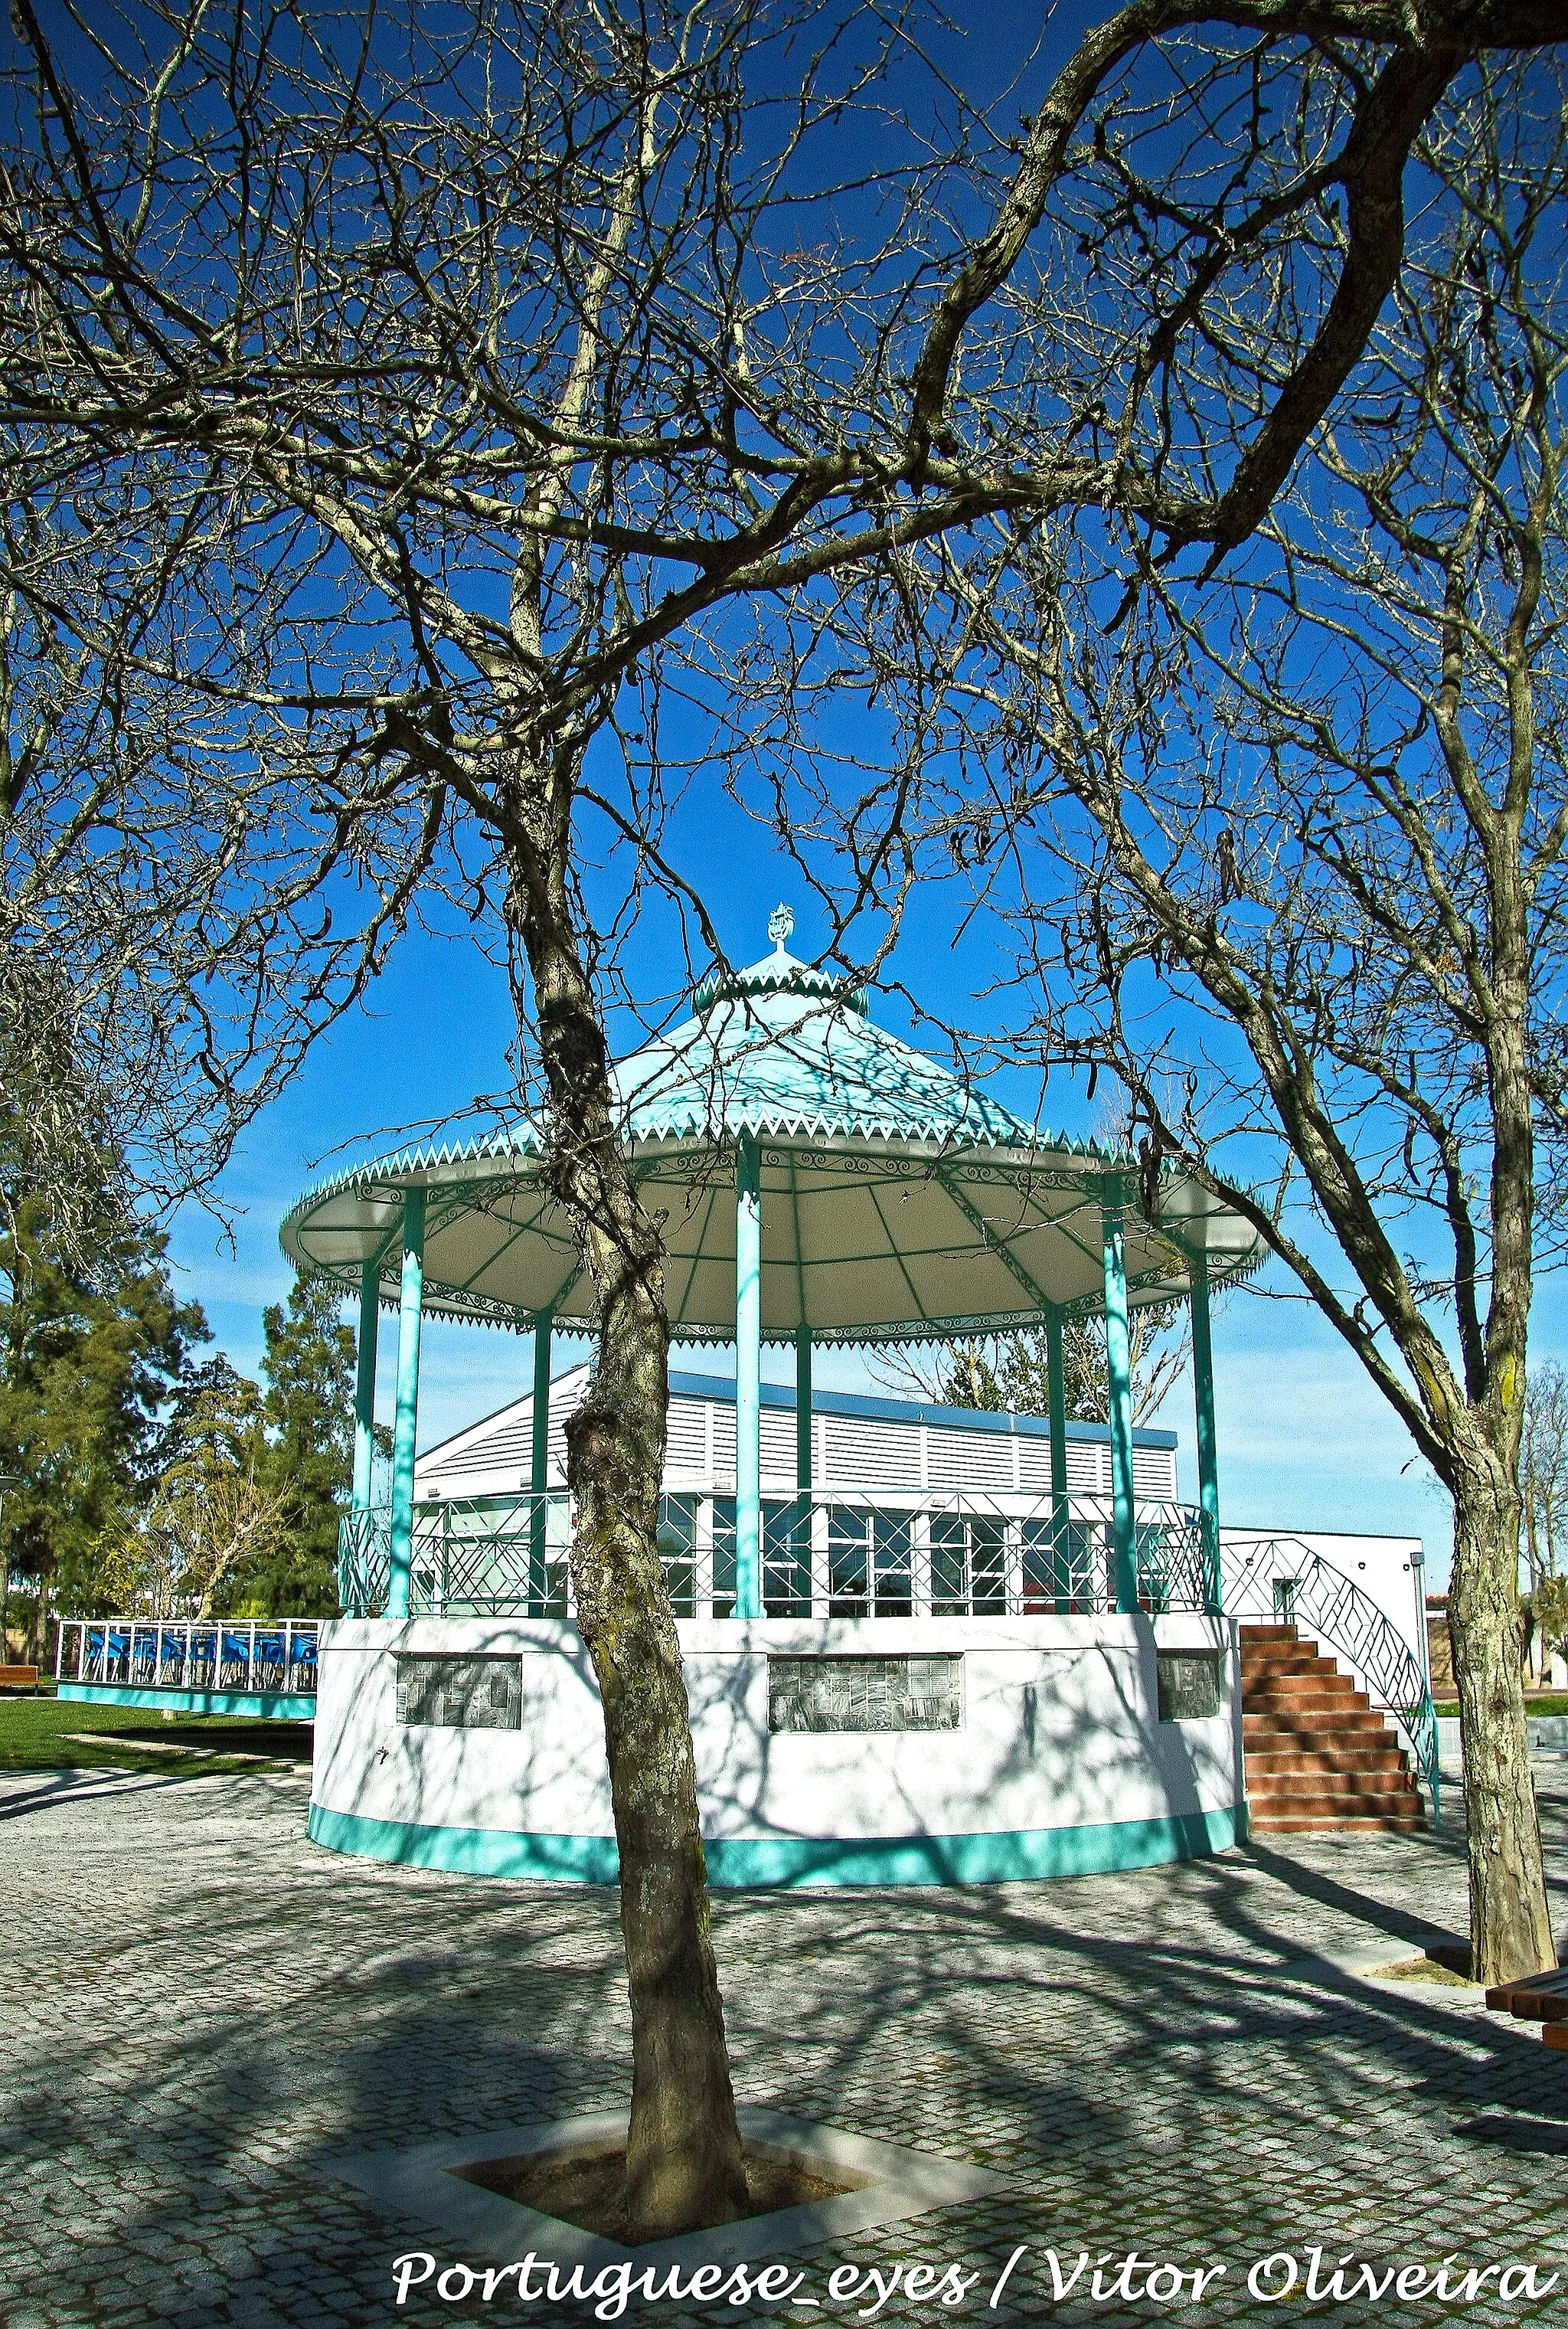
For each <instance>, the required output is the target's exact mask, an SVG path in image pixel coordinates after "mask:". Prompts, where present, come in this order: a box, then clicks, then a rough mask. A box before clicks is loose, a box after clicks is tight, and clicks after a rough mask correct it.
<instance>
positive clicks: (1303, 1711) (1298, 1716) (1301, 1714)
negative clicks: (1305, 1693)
mask: <svg viewBox="0 0 1568 2329" xmlns="http://www.w3.org/2000/svg"><path fill="white" fill-rule="evenodd" d="M1357 1695H1359V1693H1357ZM1242 1723H1243V1736H1244V1737H1245V1738H1251V1736H1252V1735H1253V1731H1254V1730H1264V1729H1267V1730H1302V1731H1306V1732H1310V1733H1311V1734H1312V1736H1314V1737H1316V1736H1318V1735H1319V1733H1320V1732H1325V1731H1330V1730H1344V1731H1356V1730H1386V1729H1387V1727H1388V1726H1387V1723H1386V1722H1385V1719H1384V1717H1383V1715H1382V1714H1381V1713H1380V1712H1379V1711H1378V1710H1377V1709H1376V1708H1375V1707H1371V1706H1368V1705H1366V1703H1365V1702H1363V1703H1362V1704H1361V1705H1360V1706H1357V1705H1356V1704H1354V1703H1353V1702H1352V1701H1350V1700H1348V1699H1343V1698H1333V1699H1329V1700H1327V1701H1326V1702H1324V1703H1323V1704H1322V1705H1320V1706H1303V1705H1301V1703H1300V1701H1299V1700H1292V1701H1291V1702H1290V1703H1289V1704H1288V1705H1285V1706H1249V1705H1248V1704H1247V1703H1246V1702H1245V1700H1243V1702H1242Z"/></svg>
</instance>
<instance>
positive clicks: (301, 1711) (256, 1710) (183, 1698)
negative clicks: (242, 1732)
mask: <svg viewBox="0 0 1568 2329" xmlns="http://www.w3.org/2000/svg"><path fill="white" fill-rule="evenodd" d="M54 1694H55V1696H56V1698H71V1699H77V1700H80V1701H81V1702H83V1703H84V1704H86V1705H90V1706H163V1707H167V1708H168V1710H169V1711H170V1712H171V1713H177V1714H254V1715H259V1716H261V1717H263V1718H264V1719H265V1720H266V1721H270V1722H314V1721H315V1694H314V1693H312V1694H311V1695H310V1696H309V1697H306V1696H305V1694H304V1693H302V1692H295V1691H281V1690H133V1689H132V1688H131V1687H130V1685H129V1684H128V1683H117V1682H62V1683H61V1684H60V1685H59V1687H58V1688H57V1690H56V1691H55V1693H54Z"/></svg>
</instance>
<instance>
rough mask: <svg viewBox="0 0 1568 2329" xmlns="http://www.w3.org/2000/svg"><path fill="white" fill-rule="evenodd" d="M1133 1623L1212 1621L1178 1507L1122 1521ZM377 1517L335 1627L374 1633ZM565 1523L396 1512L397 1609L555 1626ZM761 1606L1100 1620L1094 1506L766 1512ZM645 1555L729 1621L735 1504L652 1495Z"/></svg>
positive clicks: (547, 1510)
mask: <svg viewBox="0 0 1568 2329" xmlns="http://www.w3.org/2000/svg"><path fill="white" fill-rule="evenodd" d="M1135 1518H1136V1530H1135V1562H1134V1568H1135V1574H1136V1579H1137V1590H1138V1601H1139V1607H1140V1608H1143V1609H1145V1610H1149V1611H1150V1612H1154V1613H1160V1612H1164V1611H1167V1610H1169V1611H1178V1610H1201V1611H1209V1612H1211V1613H1212V1612H1214V1611H1215V1609H1216V1599H1215V1588H1214V1582H1213V1579H1212V1577H1211V1574H1210V1571H1209V1568H1208V1565H1207V1562H1206V1561H1205V1557H1204V1546H1203V1533H1202V1522H1201V1515H1200V1514H1199V1513H1197V1510H1196V1509H1195V1508H1194V1507H1192V1506H1190V1505H1188V1504H1175V1503H1164V1502H1153V1501H1141V1502H1140V1503H1139V1504H1138V1506H1137V1508H1136V1515H1135ZM390 1523H391V1515H390V1507H388V1506H386V1505H378V1506H375V1507H373V1508H372V1509H371V1510H370V1511H367V1512H351V1513H345V1514H344V1516H343V1528H342V1532H341V1535H340V1539H339V1557H338V1592H339V1598H340V1599H341V1601H342V1604H343V1608H344V1610H345V1611H346V1612H348V1613H349V1614H350V1615H352V1616H356V1617H375V1616H379V1615H380V1613H381V1611H382V1610H384V1608H386V1603H387V1595H388V1588H389V1581H390V1573H391V1561H390ZM570 1531H571V1512H570V1504H569V1499H568V1495H567V1494H566V1492H565V1491H564V1490H559V1489H557V1490H551V1491H549V1493H547V1494H546V1495H540V1496H534V1495H517V1496H480V1497H466V1498H463V1497H443V1498H441V1499H439V1500H433V1501H431V1502H428V1503H425V1504H416V1505H415V1507H414V1512H413V1525H412V1532H411V1547H410V1560H409V1579H408V1607H409V1610H410V1613H411V1614H412V1615H415V1616H421V1617H423V1616H430V1617H436V1616H444V1617H566V1616H568V1615H569V1614H570V1610H571V1587H570V1579H569V1575H568V1546H569V1542H570ZM762 1532H763V1542H762V1600H763V1607H764V1608H765V1612H766V1614H767V1615H768V1616H769V1617H992V1616H1023V1615H1031V1616H1039V1615H1047V1614H1056V1615H1059V1616H1084V1617H1087V1616H1093V1615H1095V1614H1098V1613H1103V1612H1106V1611H1111V1610H1114V1608H1116V1603H1117V1594H1116V1581H1115V1561H1114V1551H1113V1525H1112V1513H1111V1507H1110V1504H1109V1502H1108V1501H1106V1500H1102V1499H1098V1498H1084V1497H1074V1498H1072V1499H1071V1500H1070V1503H1069V1506H1068V1512H1067V1515H1066V1519H1065V1520H1062V1519H1059V1518H1058V1517H1057V1516H1056V1513H1054V1511H1053V1507H1052V1504H1051V1500H1050V1499H1049V1498H1048V1497H1042V1498H1040V1499H1039V1500H1038V1502H1035V1503H1030V1502H1029V1501H1028V1499H1024V1498H1019V1497H994V1498H993V1497H985V1496H975V1495H950V1496H929V1495H928V1496H925V1497H923V1498H921V1499H920V1500H919V1502H918V1503H914V1502H912V1501H911V1500H909V1499H907V1498H905V1499H898V1498H895V1497H887V1498H879V1499H873V1498H870V1497H855V1498H850V1497H845V1496H815V1497H812V1498H810V1499H803V1498H800V1497H792V1498H789V1499H786V1500H781V1501H774V1500H771V1499H766V1500H765V1501H764V1504H763V1507H762ZM659 1542H660V1550H661V1552H662V1557H663V1562H664V1570H665V1575H666V1577H667V1578H668V1579H669V1584H670V1595H671V1601H672V1603H673V1605H674V1608H675V1614H676V1616H677V1617H732V1616H733V1615H734V1612H735V1590H736V1588H735V1499H734V1497H733V1496H717V1495H665V1496H663V1497H662V1498H661V1499H660V1514H659Z"/></svg>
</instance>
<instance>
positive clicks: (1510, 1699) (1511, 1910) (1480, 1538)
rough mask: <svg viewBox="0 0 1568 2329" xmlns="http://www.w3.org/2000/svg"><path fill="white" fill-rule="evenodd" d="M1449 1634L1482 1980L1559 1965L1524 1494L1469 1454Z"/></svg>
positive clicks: (1476, 1958)
mask: <svg viewBox="0 0 1568 2329" xmlns="http://www.w3.org/2000/svg"><path fill="white" fill-rule="evenodd" d="M1453 1503H1454V1553H1453V1576H1452V1579H1451V1584H1450V1589H1449V1604H1448V1610H1449V1631H1450V1635H1451V1640H1452V1644H1453V1664H1454V1680H1455V1683H1457V1685H1458V1690H1459V1702H1460V1738H1461V1740H1462V1741H1463V1744H1464V1759H1465V1805H1466V1809H1467V1813H1468V1815H1469V1879H1470V1947H1471V1952H1472V1970H1473V1972H1474V1975H1475V1977H1476V1979H1477V1980H1478V1981H1482V1982H1487V1983H1488V1984H1489V1983H1493V1982H1503V1981H1516V1980H1518V1979H1520V1978H1521V1977H1522V1976H1523V1975H1526V1974H1532V1973H1539V1972H1540V1971H1541V1969H1542V1968H1543V1967H1544V1966H1554V1965H1555V1964H1556V1962H1557V1952H1556V1948H1555V1946H1554V1941H1553V1938H1552V1921H1551V1917H1550V1914H1549V1911H1548V1909H1547V1905H1546V1887H1545V1871H1544V1868H1543V1866H1542V1860H1541V1826H1540V1820H1539V1817H1538V1815H1537V1813H1536V1808H1535V1787H1534V1784H1533V1782H1532V1780H1531V1777H1530V1756H1529V1745H1528V1740H1527V1738H1526V1730H1525V1693H1524V1685H1523V1680H1522V1677H1521V1675H1520V1672H1519V1651H1518V1641H1519V1589H1518V1572H1519V1504H1520V1500H1519V1495H1518V1491H1517V1489H1516V1486H1515V1485H1514V1484H1513V1482H1512V1480H1511V1479H1510V1478H1509V1476H1508V1469H1507V1466H1506V1465H1504V1464H1503V1463H1501V1462H1500V1461H1497V1462H1492V1463H1488V1462H1487V1461H1486V1460H1485V1458H1484V1457H1481V1456H1479V1455H1478V1454H1476V1453H1473V1452H1472V1454H1471V1456H1470V1457H1469V1460H1468V1461H1467V1462H1465V1464H1464V1465H1463V1466H1462V1468H1461V1469H1460V1472H1459V1474H1458V1476H1457V1482H1456V1485H1455V1489H1454V1500H1453Z"/></svg>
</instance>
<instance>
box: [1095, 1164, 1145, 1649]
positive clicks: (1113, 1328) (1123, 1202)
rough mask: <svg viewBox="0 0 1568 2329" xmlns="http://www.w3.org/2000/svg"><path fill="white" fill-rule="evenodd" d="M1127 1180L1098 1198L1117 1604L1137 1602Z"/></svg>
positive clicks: (1109, 1184) (1116, 1179)
mask: <svg viewBox="0 0 1568 2329" xmlns="http://www.w3.org/2000/svg"><path fill="white" fill-rule="evenodd" d="M1126 1208H1127V1185H1126V1183H1125V1181H1123V1180H1122V1177H1121V1176H1120V1175H1119V1174H1118V1175H1112V1176H1110V1177H1109V1178H1108V1179H1107V1180H1106V1182H1105V1183H1104V1185H1103V1194H1102V1196H1101V1200H1100V1221H1101V1227H1102V1230H1103V1236H1104V1243H1105V1367H1106V1373H1107V1375H1108V1377H1109V1382H1110V1395H1111V1396H1110V1411H1111V1487H1112V1495H1113V1514H1114V1518H1113V1523H1112V1531H1113V1538H1112V1541H1113V1549H1114V1556H1115V1573H1116V1607H1117V1608H1118V1609H1120V1610H1123V1611H1125V1610H1130V1609H1136V1608H1137V1607H1138V1561H1137V1549H1136V1548H1137V1540H1136V1536H1135V1533H1134V1532H1135V1530H1136V1526H1137V1519H1136V1513H1135V1510H1134V1506H1133V1502H1132V1357H1131V1347H1130V1344H1129V1340H1128V1334H1127V1258H1126V1253H1125V1250H1124V1248H1123V1243H1122V1222H1123V1221H1124V1219H1125V1217H1126Z"/></svg>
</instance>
